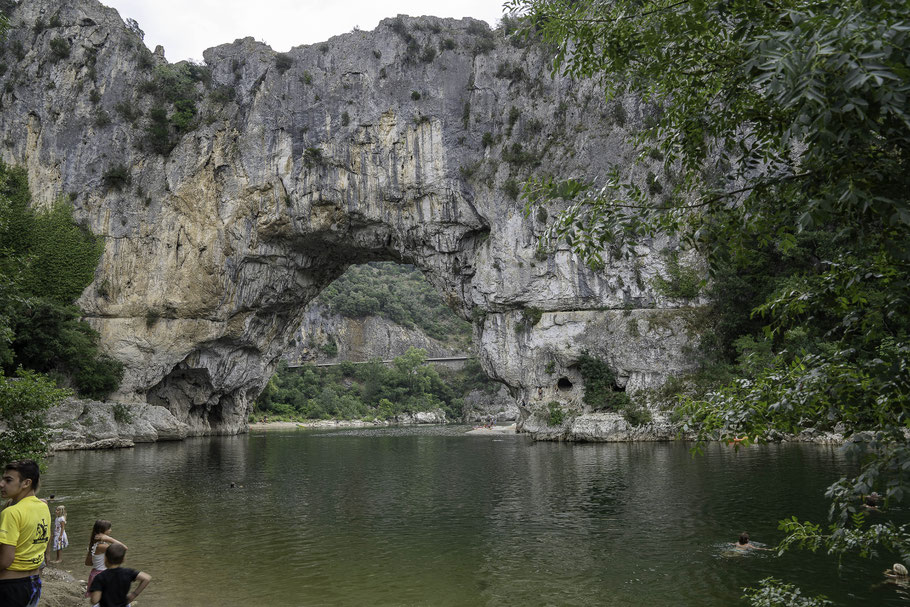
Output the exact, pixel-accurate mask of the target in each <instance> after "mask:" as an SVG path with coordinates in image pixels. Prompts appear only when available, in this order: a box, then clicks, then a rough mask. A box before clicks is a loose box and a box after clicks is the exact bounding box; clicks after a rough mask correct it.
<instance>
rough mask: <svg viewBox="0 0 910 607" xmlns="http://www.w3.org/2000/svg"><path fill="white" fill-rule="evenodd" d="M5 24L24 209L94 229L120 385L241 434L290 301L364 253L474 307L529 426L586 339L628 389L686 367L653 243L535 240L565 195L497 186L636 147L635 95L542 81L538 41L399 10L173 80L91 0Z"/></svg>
mask: <svg viewBox="0 0 910 607" xmlns="http://www.w3.org/2000/svg"><path fill="white" fill-rule="evenodd" d="M11 22H12V29H11V31H10V32H9V36H8V39H7V41H6V43H5V44H4V53H3V58H2V61H3V64H4V66H5V71H4V72H3V74H2V77H0V81H2V82H0V106H2V108H0V135H2V149H0V156H2V159H3V161H5V162H7V163H11V164H19V165H23V166H25V167H26V168H27V171H28V175H29V178H30V182H31V185H32V191H33V194H34V204H36V205H39V206H46V205H49V204H51V203H52V202H53V201H54V200H55V199H57V198H58V197H60V196H65V197H66V198H67V199H68V200H69V201H71V202H72V204H73V206H74V209H75V215H76V217H77V218H78V219H79V220H81V221H84V222H85V223H86V225H87V226H89V227H90V229H91V230H92V231H94V232H95V233H97V234H100V235H102V236H103V237H104V238H105V241H106V247H105V251H104V255H103V257H102V260H101V262H100V264H99V266H98V269H97V273H96V277H95V280H94V282H93V283H92V284H91V285H90V286H89V287H88V288H87V289H86V290H85V292H84V293H83V294H82V297H81V299H80V300H79V305H80V306H81V307H82V309H83V310H84V311H85V314H86V317H87V319H88V320H89V321H90V322H91V323H92V324H93V326H94V327H95V328H96V329H97V330H98V331H99V332H100V334H101V336H102V340H103V344H104V347H105V348H106V350H107V351H108V352H109V353H110V354H112V355H113V356H115V357H117V358H118V359H120V360H122V361H123V362H124V363H125V365H126V376H125V378H124V381H123V384H122V388H121V390H120V393H119V394H117V395H115V398H116V399H117V400H120V401H123V402H127V403H149V404H152V405H160V406H164V407H166V408H167V409H169V410H170V411H171V412H172V413H173V414H174V415H175V416H176V418H177V419H178V420H180V421H181V422H184V423H186V424H187V425H188V427H189V431H190V433H195V434H204V433H233V432H238V431H242V430H243V429H244V428H245V427H246V413H247V410H248V405H249V402H250V400H251V399H252V398H254V397H255V395H256V394H257V393H258V392H259V390H260V389H261V387H262V386H263V384H264V382H265V381H266V380H267V378H268V377H269V374H270V373H271V371H272V369H273V368H274V366H275V364H276V362H277V360H278V359H279V357H280V356H281V354H282V353H283V352H284V351H286V350H287V349H288V347H289V344H290V343H291V342H292V340H293V339H294V336H295V332H296V331H297V328H298V327H299V326H300V325H301V322H302V320H303V316H304V310H305V307H306V304H307V303H308V302H309V301H310V300H311V299H313V298H314V297H315V296H316V295H317V294H318V293H319V291H320V290H321V289H322V288H324V287H325V286H326V285H327V284H329V283H330V282H331V281H332V280H333V279H335V278H336V277H337V276H339V275H340V274H341V273H342V272H343V271H344V270H345V268H346V267H347V266H348V265H349V264H353V263H362V262H365V261H369V260H393V261H401V262H407V263H413V264H415V265H416V266H417V267H419V268H420V269H421V270H422V271H423V272H424V273H425V274H426V276H427V277H428V279H429V280H430V281H431V283H432V284H433V285H435V286H436V287H437V288H438V289H439V290H440V292H442V293H443V294H444V296H445V298H446V300H447V302H448V303H450V305H451V306H452V307H453V308H454V309H456V311H457V312H458V313H459V314H461V315H462V316H463V317H465V318H466V319H470V320H471V321H472V322H473V325H474V335H475V343H476V345H477V347H478V349H479V354H480V357H481V359H482V362H483V364H484V366H485V368H486V369H487V370H488V371H489V372H490V373H491V374H492V375H493V376H494V377H496V378H498V379H500V380H501V381H503V382H504V383H505V384H507V385H508V386H509V389H510V391H511V392H512V395H513V396H514V397H515V398H516V400H517V401H518V402H519V403H520V404H521V406H522V407H523V410H524V412H525V422H527V423H531V420H533V419H534V416H533V415H532V413H533V411H534V410H535V409H536V408H539V407H541V406H543V405H544V404H545V403H547V402H549V401H550V400H553V399H557V400H559V401H560V402H564V403H567V404H571V403H578V402H580V397H581V395H582V394H583V390H584V386H583V385H582V382H581V380H580V377H579V376H578V374H577V372H576V371H575V370H574V367H573V365H574V363H575V361H576V357H577V355H578V354H579V353H580V352H582V351H584V350H587V351H589V352H591V353H592V354H594V355H597V356H600V357H602V358H604V359H606V360H608V361H609V362H610V364H611V365H612V366H613V367H614V368H615V369H616V371H617V373H618V376H619V377H620V378H621V379H620V382H621V383H622V384H623V385H624V386H625V387H626V388H627V389H628V390H633V391H634V390H636V389H639V388H641V387H644V386H650V385H654V384H657V383H660V382H661V381H663V379H664V378H665V377H666V376H667V374H668V373H672V372H676V371H680V370H683V369H685V368H687V367H688V366H690V365H691V364H692V362H693V361H692V360H691V355H689V354H687V352H688V350H687V347H688V346H690V345H691V344H693V343H694V340H695V339H697V337H696V335H697V331H696V330H694V328H693V325H692V322H691V318H692V311H691V309H687V308H686V306H689V305H693V304H695V303H697V302H692V301H674V300H667V299H664V298H661V297H660V296H658V295H657V294H656V293H655V292H654V291H653V289H652V288H651V286H650V285H651V280H652V279H653V277H655V276H656V275H658V274H659V273H661V272H662V271H663V268H664V257H663V256H662V254H661V251H663V250H664V249H665V248H666V247H667V246H672V244H673V243H652V244H651V245H649V246H645V245H642V246H641V247H640V248H639V250H638V256H637V258H636V259H635V260H634V261H632V260H621V259H608V260H607V263H606V265H605V267H604V268H601V269H598V270H592V269H590V268H587V267H585V266H584V265H583V264H582V263H580V262H579V260H578V258H577V257H576V256H575V255H574V254H573V253H572V252H570V251H569V250H568V249H567V248H565V247H559V248H557V249H556V250H552V251H541V250H538V238H539V237H540V235H541V234H542V231H543V229H544V226H545V224H546V222H547V220H548V219H550V218H551V217H552V216H553V214H554V213H555V212H557V211H558V210H559V209H557V208H551V209H549V210H546V211H544V210H541V211H539V212H535V213H532V214H530V215H526V214H525V213H524V212H523V205H522V204H521V203H519V202H516V200H515V199H514V197H515V194H516V188H517V184H518V183H520V181H521V180H522V179H524V178H526V177H527V176H529V175H531V174H541V173H551V174H559V175H562V176H585V175H598V174H603V173H604V172H605V171H607V170H608V169H609V168H610V167H611V166H613V165H615V164H618V163H630V162H631V154H632V152H631V149H630V147H629V145H628V144H627V138H628V134H629V129H630V127H632V126H634V125H640V124H641V123H642V122H643V121H644V120H646V118H647V114H648V109H647V108H646V107H644V106H642V105H641V104H639V103H636V102H634V101H633V100H630V99H621V100H618V101H613V102H611V103H609V104H608V103H606V102H605V101H604V99H603V95H602V93H601V91H600V90H599V89H598V88H597V87H596V85H595V84H593V83H581V84H579V83H575V82H572V81H570V80H568V79H566V78H562V77H559V76H557V77H555V78H554V77H551V73H550V63H549V55H548V49H547V48H545V47H544V46H542V45H538V44H527V45H526V44H524V43H522V42H520V41H516V40H511V39H508V38H506V37H505V36H504V35H503V34H502V32H492V31H490V30H489V28H488V27H487V26H486V24H484V23H483V22H480V21H475V20H471V19H465V20H461V21H455V20H444V19H436V18H432V17H423V18H419V19H412V18H408V17H399V18H395V19H388V20H385V21H383V22H382V23H381V24H380V25H379V27H378V28H377V29H376V30H375V31H372V32H362V31H355V32H352V33H350V34H346V35H342V36H336V37H334V38H331V39H330V40H328V41H326V42H325V43H322V44H316V45H312V46H300V47H297V48H294V49H292V50H291V51H290V52H289V53H286V54H277V53H275V52H274V51H273V50H272V49H270V48H269V47H268V46H266V45H264V44H261V43H258V42H255V41H254V40H252V39H244V40H237V41H235V42H233V43H231V44H225V45H222V46H219V47H216V48H212V49H209V50H207V51H206V52H205V65H204V66H194V67H192V68H191V69H189V68H188V71H186V72H183V73H189V74H190V75H191V76H192V78H193V79H192V82H191V85H190V86H185V85H186V83H185V82H183V81H180V80H179V79H175V78H174V73H175V72H174V69H172V68H174V67H175V66H170V65H169V64H167V63H166V61H165V60H164V58H163V55H162V54H154V55H153V54H151V53H149V52H148V51H147V49H145V47H144V46H143V44H142V42H141V40H140V38H139V34H138V32H136V31H134V30H131V29H130V28H128V27H127V26H126V25H125V24H124V23H123V21H122V20H121V19H120V16H119V15H118V14H117V12H116V11H114V10H112V9H109V8H106V7H104V6H102V5H101V4H99V3H97V2H95V1H94V0H62V1H61V0H25V1H23V2H21V3H19V4H18V5H16V6H15V8H14V9H13V10H12V13H11ZM647 162H649V161H646V162H645V164H644V165H642V166H641V167H640V169H641V180H642V184H644V183H645V181H646V173H647V172H648V171H649V170H650V169H653V170H655V171H657V170H658V169H657V168H656V163H655V165H654V166H650V167H649V165H648V164H647ZM536 310H539V311H541V312H542V314H540V313H538V312H537V311H536Z"/></svg>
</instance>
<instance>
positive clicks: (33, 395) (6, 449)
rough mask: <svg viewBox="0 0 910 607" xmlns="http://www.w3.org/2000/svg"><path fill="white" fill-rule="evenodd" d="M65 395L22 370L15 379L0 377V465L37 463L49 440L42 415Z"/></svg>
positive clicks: (46, 379)
mask: <svg viewBox="0 0 910 607" xmlns="http://www.w3.org/2000/svg"><path fill="white" fill-rule="evenodd" d="M67 395H68V391H67V390H61V389H60V388H57V387H56V386H55V385H54V382H53V381H51V380H50V379H49V378H47V377H46V376H44V375H42V374H40V373H35V372H33V371H27V370H25V369H22V368H20V369H18V370H17V371H16V375H15V377H7V376H5V375H3V374H2V373H0V462H9V461H12V460H15V459H24V458H28V459H34V460H37V461H39V462H40V461H41V460H42V459H43V458H44V455H45V454H46V453H47V449H48V441H49V439H50V429H49V428H48V427H47V424H46V422H45V416H44V414H45V412H46V411H47V410H48V409H49V408H50V407H52V406H53V405H55V404H56V403H58V402H60V401H61V400H62V399H64V398H65V397H66V396H67Z"/></svg>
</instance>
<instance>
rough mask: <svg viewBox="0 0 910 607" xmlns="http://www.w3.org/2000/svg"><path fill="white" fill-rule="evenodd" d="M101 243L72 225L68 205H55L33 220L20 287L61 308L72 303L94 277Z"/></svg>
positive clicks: (102, 244)
mask: <svg viewBox="0 0 910 607" xmlns="http://www.w3.org/2000/svg"><path fill="white" fill-rule="evenodd" d="M103 250H104V242H103V241H102V240H101V239H100V238H98V237H96V236H94V235H93V234H92V233H91V232H89V231H88V230H87V229H86V228H84V227H81V226H77V225H75V224H74V223H73V209H72V207H71V206H70V204H69V203H67V202H63V201H62V200H61V201H58V202H57V203H55V204H54V206H53V207H52V208H51V209H50V210H48V211H46V212H43V213H39V214H37V215H36V216H35V222H34V230H33V232H32V234H31V242H30V246H29V248H28V254H29V259H30V263H29V264H28V269H27V271H26V272H25V273H24V275H23V286H24V288H25V289H26V290H27V291H28V292H29V293H30V294H32V295H34V296H38V297H43V298H46V299H48V300H50V301H53V302H55V303H56V304H60V305H68V304H69V303H71V302H73V301H75V300H76V299H77V298H78V297H79V296H80V295H81V294H82V291H83V289H84V288H85V287H86V285H88V284H89V283H90V282H91V281H92V279H93V278H94V277H95V267H96V266H97V265H98V259H99V258H100V257H101V252H102V251H103Z"/></svg>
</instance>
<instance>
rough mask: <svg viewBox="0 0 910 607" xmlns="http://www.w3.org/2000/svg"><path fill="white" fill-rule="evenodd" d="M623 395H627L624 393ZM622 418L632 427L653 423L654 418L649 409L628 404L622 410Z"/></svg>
mask: <svg viewBox="0 0 910 607" xmlns="http://www.w3.org/2000/svg"><path fill="white" fill-rule="evenodd" d="M623 394H625V393H624V392H623ZM622 417H623V419H624V420H626V421H627V422H628V423H629V425H631V426H641V425H643V424H648V423H651V420H652V419H653V416H652V415H651V411H649V410H648V408H647V407H643V406H641V405H633V404H631V403H629V404H627V405H626V406H625V407H624V408H623V410H622Z"/></svg>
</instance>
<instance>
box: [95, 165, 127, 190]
mask: <svg viewBox="0 0 910 607" xmlns="http://www.w3.org/2000/svg"><path fill="white" fill-rule="evenodd" d="M132 180H133V178H132V176H131V175H130V170H129V169H128V168H126V166H124V165H122V164H120V165H117V166H113V167H111V168H109V169H108V170H106V171H105V172H104V175H103V176H102V177H101V181H102V183H104V187H105V188H107V189H108V190H123V188H126V187H128V186H129V185H130V183H131V182H132Z"/></svg>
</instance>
